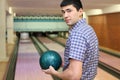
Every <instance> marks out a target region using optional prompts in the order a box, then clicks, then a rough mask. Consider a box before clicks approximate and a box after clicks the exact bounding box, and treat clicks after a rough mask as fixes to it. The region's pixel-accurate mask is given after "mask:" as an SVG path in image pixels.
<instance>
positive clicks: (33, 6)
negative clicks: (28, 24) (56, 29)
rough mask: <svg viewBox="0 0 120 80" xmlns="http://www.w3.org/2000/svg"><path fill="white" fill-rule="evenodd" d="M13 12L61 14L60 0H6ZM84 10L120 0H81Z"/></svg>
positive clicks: (119, 2) (119, 1) (103, 6)
mask: <svg viewBox="0 0 120 80" xmlns="http://www.w3.org/2000/svg"><path fill="white" fill-rule="evenodd" d="M7 1H8V5H9V6H10V7H12V9H13V12H15V13H16V15H18V16H21V15H23V16H25V15H28V16H29V15H61V11H60V7H59V5H60V2H61V1H62V0H7ZM81 1H82V3H83V7H84V10H85V11H87V10H90V9H104V8H107V7H110V6H113V5H117V4H120V0H81Z"/></svg>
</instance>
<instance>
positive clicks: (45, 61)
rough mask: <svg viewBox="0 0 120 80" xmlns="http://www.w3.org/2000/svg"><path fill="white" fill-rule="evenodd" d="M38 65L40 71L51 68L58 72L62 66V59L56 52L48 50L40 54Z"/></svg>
mask: <svg viewBox="0 0 120 80" xmlns="http://www.w3.org/2000/svg"><path fill="white" fill-rule="evenodd" d="M39 64H40V66H41V68H42V69H48V68H49V66H52V67H53V68H54V69H55V70H58V69H59V68H60V66H61V64H62V59H61V56H60V55H59V53H57V52H56V51H53V50H48V51H46V52H44V53H42V55H41V57H40V59H39Z"/></svg>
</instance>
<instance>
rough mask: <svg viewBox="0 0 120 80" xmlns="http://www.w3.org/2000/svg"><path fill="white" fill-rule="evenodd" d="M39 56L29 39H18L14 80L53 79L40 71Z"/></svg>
mask: <svg viewBox="0 0 120 80" xmlns="http://www.w3.org/2000/svg"><path fill="white" fill-rule="evenodd" d="M39 58H40V55H39V54H38V52H37V50H36V48H35V46H34V45H33V43H32V41H31V40H20V42H19V49H18V57H17V62H16V69H15V78H14V80H53V79H52V77H51V76H50V75H47V74H45V73H44V72H42V70H41V68H40V66H39Z"/></svg>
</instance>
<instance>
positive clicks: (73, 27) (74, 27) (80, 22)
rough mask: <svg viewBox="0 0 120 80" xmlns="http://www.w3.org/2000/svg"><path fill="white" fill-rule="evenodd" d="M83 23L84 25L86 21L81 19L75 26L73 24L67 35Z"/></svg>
mask: <svg viewBox="0 0 120 80" xmlns="http://www.w3.org/2000/svg"><path fill="white" fill-rule="evenodd" d="M83 23H86V19H85V18H82V19H80V20H79V21H78V22H77V23H76V24H74V25H73V26H72V28H71V29H70V30H69V33H70V32H71V31H72V30H74V29H76V28H77V27H79V26H80V25H81V24H83Z"/></svg>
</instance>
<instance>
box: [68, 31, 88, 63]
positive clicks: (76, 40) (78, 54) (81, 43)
mask: <svg viewBox="0 0 120 80" xmlns="http://www.w3.org/2000/svg"><path fill="white" fill-rule="evenodd" d="M70 44H71V45H70V53H69V58H72V59H76V60H80V61H82V62H83V60H84V58H85V52H86V41H85V38H84V37H83V36H82V35H81V34H80V33H78V32H76V33H72V35H71V39H70Z"/></svg>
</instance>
